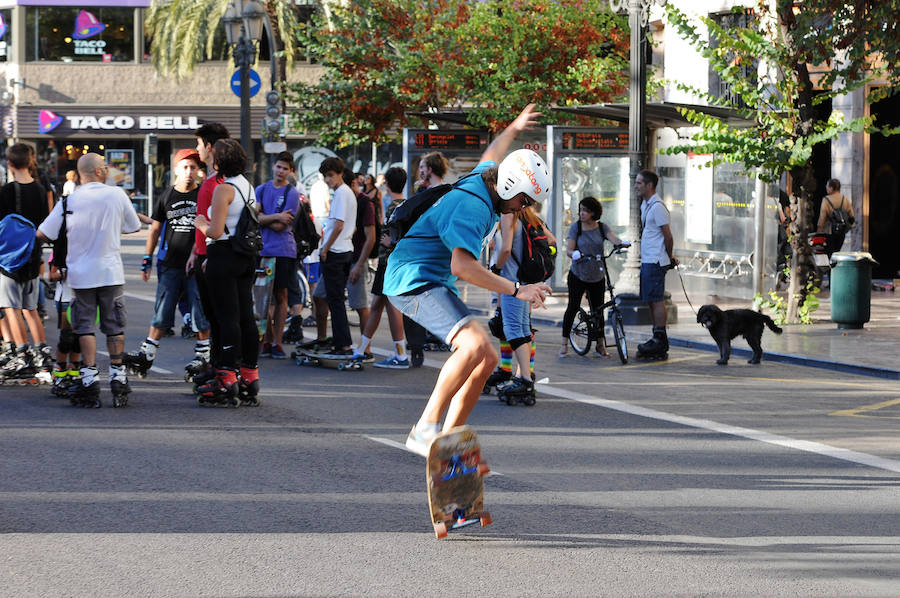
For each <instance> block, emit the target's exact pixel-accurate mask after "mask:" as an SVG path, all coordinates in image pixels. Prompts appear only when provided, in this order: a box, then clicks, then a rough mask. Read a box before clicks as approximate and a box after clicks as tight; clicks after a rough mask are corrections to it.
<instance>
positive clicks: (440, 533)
mask: <svg viewBox="0 0 900 598" xmlns="http://www.w3.org/2000/svg"><path fill="white" fill-rule="evenodd" d="M434 535H435V537H436V538H437V539H438V540H440V539H441V538H446V537H447V524H446V523H444V522H443V521H441V522H439V523H435V524H434Z"/></svg>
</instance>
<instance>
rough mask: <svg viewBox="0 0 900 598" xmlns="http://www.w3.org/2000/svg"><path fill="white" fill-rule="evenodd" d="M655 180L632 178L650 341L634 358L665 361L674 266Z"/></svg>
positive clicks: (649, 174)
mask: <svg viewBox="0 0 900 598" xmlns="http://www.w3.org/2000/svg"><path fill="white" fill-rule="evenodd" d="M658 184H659V177H658V176H657V174H656V173H655V172H653V171H652V170H642V171H641V172H640V173H638V175H637V176H636V177H635V178H634V188H635V191H637V194H638V195H639V196H640V197H641V198H642V200H643V201H642V202H641V299H642V300H643V301H646V302H647V304H648V305H649V306H650V321H651V322H652V324H653V337H652V338H650V340H648V341H647V342H645V343H641V344H640V345H638V355H637V356H638V357H643V358H648V359H665V358H666V357H668V354H669V337H668V336H667V335H666V304H665V292H666V272H668V271H669V270H670V269H671V268H674V267H675V266H676V265H677V264H678V260H676V259H675V254H674V253H673V248H674V240H673V238H672V230H671V228H669V210H668V209H667V208H666V206H665V204H664V203H663V202H662V199H660V197H659V195H657V194H656V186H657V185H658Z"/></svg>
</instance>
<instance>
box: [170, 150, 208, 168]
mask: <svg viewBox="0 0 900 598" xmlns="http://www.w3.org/2000/svg"><path fill="white" fill-rule="evenodd" d="M182 160H193V161H194V162H196V163H197V166H201V167H202V166H203V163H202V162H201V161H200V154H198V153H197V151H196V150H192V149H180V150H178V151H177V152H176V153H175V164H178V163H179V162H181V161H182Z"/></svg>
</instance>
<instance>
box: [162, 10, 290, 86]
mask: <svg viewBox="0 0 900 598" xmlns="http://www.w3.org/2000/svg"><path fill="white" fill-rule="evenodd" d="M230 3H231V1H230V0H153V1H152V2H151V4H150V8H148V9H147V19H146V23H145V31H146V34H147V37H148V38H149V39H150V54H151V56H152V59H153V66H154V67H155V69H156V71H157V72H158V73H159V74H161V75H163V76H174V77H175V78H176V79H181V78H183V77H185V76H187V75H189V74H190V73H191V72H192V71H193V70H194V67H195V66H196V65H197V63H199V62H202V61H203V60H211V59H222V58H227V59H230V58H231V55H230V53H229V55H228V56H214V55H213V51H214V47H215V44H214V42H215V40H216V38H217V37H219V38H224V37H225V33H224V31H225V30H224V24H223V23H222V18H223V17H224V16H225V11H226V10H228V5H229V4H230ZM262 4H264V5H265V7H266V12H267V13H268V17H269V21H270V23H271V26H272V29H273V33H274V36H273V39H274V42H275V50H276V52H278V53H279V56H280V58H281V60H282V61H284V62H285V63H286V65H287V66H288V67H289V66H290V64H291V62H292V61H293V56H294V55H295V53H296V51H297V41H296V35H295V31H296V29H297V11H296V7H295V5H294V2H293V1H292V0H263V1H262ZM281 32H285V34H282V33H281ZM284 67H285V64H282V65H281V68H280V69H279V71H280V73H279V74H278V75H277V76H278V77H279V78H280V79H281V80H284V78H285V76H284V73H285V68H284Z"/></svg>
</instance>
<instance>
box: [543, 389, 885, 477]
mask: <svg viewBox="0 0 900 598" xmlns="http://www.w3.org/2000/svg"><path fill="white" fill-rule="evenodd" d="M541 392H543V393H546V394H549V395H553V396H555V397H559V398H562V399H569V400H571V401H577V402H579V403H585V404H587V405H594V406H597V407H604V408H606V409H612V410H613V411H620V412H622V413H628V414H630V415H637V416H639V417H647V418H650V419H655V420H659V421H665V422H670V423H673V424H679V425H682V426H688V427H691V428H700V429H702V430H710V431H711V432H717V433H719V434H727V435H729V436H738V437H740V438H747V439H749V440H756V441H759V442H765V443H767V444H774V445H776V446H781V447H785V448H790V449H794V450H798V451H805V452H808V453H815V454H817V455H823V456H826V457H831V458H833V459H840V460H841V461H849V462H851V463H858V464H860V465H867V466H869V467H875V468H877V469H884V470H887V471H893V472H896V473H900V461H896V460H893V459H885V458H883V457H877V456H875V455H870V454H868V453H860V452H858V451H851V450H850V449H844V448H839V447H835V446H829V445H827V444H822V443H820V442H812V441H809V440H798V439H796V438H790V437H789V436H781V435H780V434H771V433H769V432H763V431H761V430H753V429H751V428H742V427H740V426H732V425H729V424H722V423H719V422H715V421H712V420H708V419H697V418H694V417H685V416H682V415H675V414H674V413H666V412H665V411H659V410H657V409H649V408H647V407H639V406H637V405H631V404H629V403H623V402H622V401H612V400H608V399H600V398H597V397H591V396H588V395H584V394H581V393H578V392H574V391H571V390H566V389H562V388H554V387H552V386H543V387H542V388H541Z"/></svg>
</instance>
